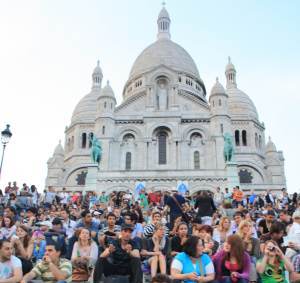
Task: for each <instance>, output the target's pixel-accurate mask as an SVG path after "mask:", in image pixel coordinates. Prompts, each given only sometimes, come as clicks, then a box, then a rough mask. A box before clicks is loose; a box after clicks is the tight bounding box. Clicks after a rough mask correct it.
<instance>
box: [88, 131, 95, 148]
mask: <svg viewBox="0 0 300 283" xmlns="http://www.w3.org/2000/svg"><path fill="white" fill-rule="evenodd" d="M89 137H90V138H89V147H90V148H91V147H92V140H93V137H94V134H93V133H90V135H89Z"/></svg>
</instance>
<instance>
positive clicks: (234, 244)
mask: <svg viewBox="0 0 300 283" xmlns="http://www.w3.org/2000/svg"><path fill="white" fill-rule="evenodd" d="M226 242H227V243H228V244H229V245H230V252H229V253H228V254H227V255H226V256H225V258H224V261H225V260H229V259H230V256H233V257H235V259H236V261H237V264H238V266H239V269H243V267H244V266H243V265H244V253H245V247H244V242H243V240H242V239H241V237H240V236H239V235H230V236H228V238H227V240H226Z"/></svg>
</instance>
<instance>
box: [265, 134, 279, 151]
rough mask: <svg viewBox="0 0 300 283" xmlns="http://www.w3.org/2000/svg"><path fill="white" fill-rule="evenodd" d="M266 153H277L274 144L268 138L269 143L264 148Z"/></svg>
mask: <svg viewBox="0 0 300 283" xmlns="http://www.w3.org/2000/svg"><path fill="white" fill-rule="evenodd" d="M266 152H277V149H276V146H275V144H274V142H273V141H272V140H271V137H269V141H268V143H267V146H266Z"/></svg>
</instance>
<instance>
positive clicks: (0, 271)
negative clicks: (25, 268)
mask: <svg viewBox="0 0 300 283" xmlns="http://www.w3.org/2000/svg"><path fill="white" fill-rule="evenodd" d="M12 253H13V247H12V244H11V243H10V242H9V241H8V240H0V282H5V283H15V282H19V281H21V279H22V276H23V274H22V263H21V261H20V260H19V259H18V258H17V257H15V256H14V255H12Z"/></svg>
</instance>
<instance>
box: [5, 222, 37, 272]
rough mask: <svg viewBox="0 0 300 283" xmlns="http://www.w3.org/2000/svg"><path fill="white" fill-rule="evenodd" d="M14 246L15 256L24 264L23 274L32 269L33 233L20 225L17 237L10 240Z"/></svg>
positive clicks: (14, 236)
mask: <svg viewBox="0 0 300 283" xmlns="http://www.w3.org/2000/svg"><path fill="white" fill-rule="evenodd" d="M10 241H11V244H12V246H13V247H14V248H15V256H17V257H18V258H19V259H20V260H21V262H22V271H23V274H26V273H28V272H30V271H31V269H32V267H33V266H32V262H31V257H32V253H33V242H32V241H31V233H30V230H29V228H28V227H27V226H25V225H22V224H21V225H18V226H17V230H16V235H13V236H12V237H11V238H10Z"/></svg>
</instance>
